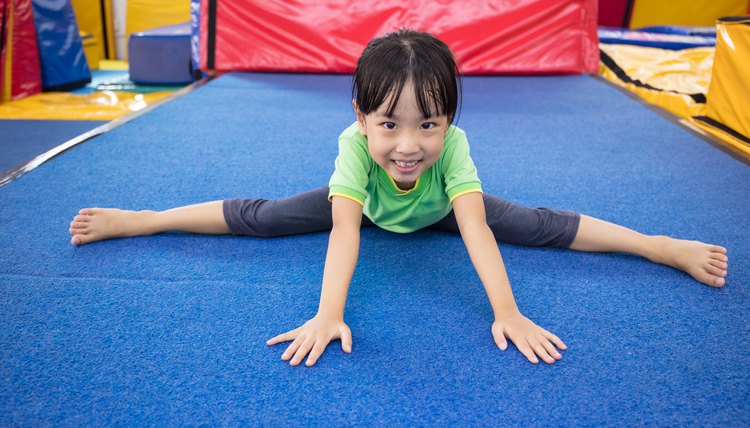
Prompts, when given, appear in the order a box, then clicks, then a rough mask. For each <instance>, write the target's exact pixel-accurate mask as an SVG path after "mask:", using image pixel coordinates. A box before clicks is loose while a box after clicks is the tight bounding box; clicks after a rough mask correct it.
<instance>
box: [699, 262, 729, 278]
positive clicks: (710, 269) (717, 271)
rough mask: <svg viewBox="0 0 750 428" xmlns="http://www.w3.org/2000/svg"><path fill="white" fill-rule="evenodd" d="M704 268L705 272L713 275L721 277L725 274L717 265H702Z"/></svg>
mask: <svg viewBox="0 0 750 428" xmlns="http://www.w3.org/2000/svg"><path fill="white" fill-rule="evenodd" d="M704 269H705V270H706V272H708V273H710V274H711V275H713V276H718V277H722V278H723V277H725V276H727V271H725V270H724V269H719V268H717V267H714V266H710V265H709V266H706V267H704Z"/></svg>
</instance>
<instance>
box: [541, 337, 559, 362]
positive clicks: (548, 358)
mask: <svg viewBox="0 0 750 428" xmlns="http://www.w3.org/2000/svg"><path fill="white" fill-rule="evenodd" d="M536 340H537V343H539V345H540V346H541V348H542V349H544V354H545V355H542V354H540V353H539V352H537V353H536V354H537V355H539V357H541V359H543V360H544V362H545V363H547V364H552V363H554V362H555V360H560V359H562V355H560V353H559V352H557V349H555V346H554V345H552V343H551V342H550V341H549V340H548V339H547V338H546V337H544V336H543V335H541V334H539V335H537V337H536Z"/></svg>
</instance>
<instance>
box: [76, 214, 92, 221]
mask: <svg viewBox="0 0 750 428" xmlns="http://www.w3.org/2000/svg"><path fill="white" fill-rule="evenodd" d="M73 220H75V221H91V216H90V215H77V216H75V218H73Z"/></svg>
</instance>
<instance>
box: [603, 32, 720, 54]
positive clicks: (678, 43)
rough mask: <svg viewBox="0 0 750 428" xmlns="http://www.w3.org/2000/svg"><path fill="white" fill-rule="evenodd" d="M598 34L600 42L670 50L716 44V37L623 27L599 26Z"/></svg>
mask: <svg viewBox="0 0 750 428" xmlns="http://www.w3.org/2000/svg"><path fill="white" fill-rule="evenodd" d="M598 34H599V42H600V43H609V44H615V45H636V46H645V47H650V48H659V49H669V50H680V49H687V48H697V47H705V46H715V45H716V38H715V37H701V36H690V35H682V34H664V33H651V32H646V31H635V30H623V29H621V28H608V27H599V30H598Z"/></svg>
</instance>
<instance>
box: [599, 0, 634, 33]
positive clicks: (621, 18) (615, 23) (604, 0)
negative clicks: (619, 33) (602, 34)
mask: <svg viewBox="0 0 750 428" xmlns="http://www.w3.org/2000/svg"><path fill="white" fill-rule="evenodd" d="M634 3H635V0H599V25H603V26H607V27H625V28H628V27H629V26H630V17H631V15H632V14H633V5H634Z"/></svg>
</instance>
